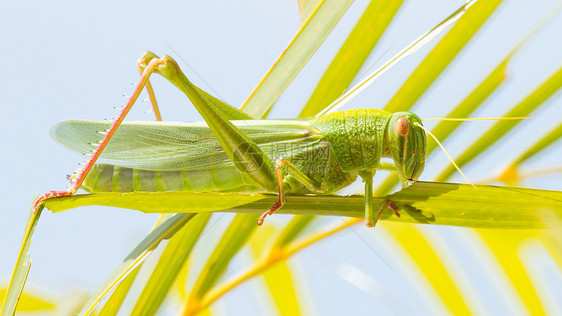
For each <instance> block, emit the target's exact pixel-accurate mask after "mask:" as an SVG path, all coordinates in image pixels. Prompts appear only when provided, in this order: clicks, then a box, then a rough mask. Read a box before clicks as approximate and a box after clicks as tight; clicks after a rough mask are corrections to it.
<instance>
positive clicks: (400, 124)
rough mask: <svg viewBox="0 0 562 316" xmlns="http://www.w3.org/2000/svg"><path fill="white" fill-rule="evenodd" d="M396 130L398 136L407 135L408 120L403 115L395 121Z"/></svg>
mask: <svg viewBox="0 0 562 316" xmlns="http://www.w3.org/2000/svg"><path fill="white" fill-rule="evenodd" d="M396 132H398V134H399V135H400V136H407V135H408V132H409V124H408V120H407V119H406V118H405V117H401V118H399V119H398V120H397V121H396Z"/></svg>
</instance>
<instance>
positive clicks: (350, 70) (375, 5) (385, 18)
mask: <svg viewBox="0 0 562 316" xmlns="http://www.w3.org/2000/svg"><path fill="white" fill-rule="evenodd" d="M401 5H402V0H400V1H381V0H372V1H371V2H370V3H369V5H368V6H367V8H366V9H365V11H364V12H363V15H362V16H361V18H360V19H359V21H358V22H357V24H356V25H355V27H354V28H353V31H351V33H350V34H349V36H348V37H347V39H346V41H345V43H344V44H343V45H342V46H341V48H340V50H339V51H338V54H337V55H336V57H334V59H333V60H332V62H331V64H330V66H329V67H328V69H326V72H324V75H323V76H322V79H320V82H318V85H317V86H316V89H315V90H314V92H313V93H312V95H311V96H310V99H309V100H308V102H307V103H306V105H305V106H304V108H303V109H302V111H301V113H300V114H299V117H312V116H314V115H316V114H318V112H320V111H321V110H322V109H323V108H324V107H326V106H327V105H329V104H330V103H332V101H334V100H335V99H337V98H338V97H339V96H340V95H341V94H342V93H343V92H344V91H345V89H347V87H348V86H349V85H350V84H351V82H352V80H353V78H354V77H355V76H356V75H357V73H358V72H359V70H360V69H361V66H363V63H365V60H367V57H369V54H370V53H371V51H372V50H373V48H374V47H375V45H376V44H377V42H378V40H379V39H380V37H381V36H382V34H383V33H384V31H385V30H386V28H387V26H388V24H390V21H391V20H392V18H393V17H394V15H395V14H396V12H397V11H398V9H399V8H400V6H401Z"/></svg>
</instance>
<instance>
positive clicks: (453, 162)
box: [414, 123, 478, 190]
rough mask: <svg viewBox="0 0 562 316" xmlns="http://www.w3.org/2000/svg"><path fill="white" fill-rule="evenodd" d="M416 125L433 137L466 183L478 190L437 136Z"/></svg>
mask: <svg viewBox="0 0 562 316" xmlns="http://www.w3.org/2000/svg"><path fill="white" fill-rule="evenodd" d="M414 125H416V126H418V127H420V128H421V129H423V130H424V131H425V132H426V133H428V134H429V136H431V137H432V138H433V139H434V140H435V142H437V145H439V147H441V149H442V150H443V152H444V153H445V155H447V158H449V160H450V161H451V163H452V164H453V166H455V168H456V169H457V171H458V172H459V173H460V174H461V176H463V178H464V179H465V180H466V182H468V183H469V184H470V185H471V186H472V187H473V188H475V189H476V190H478V188H477V187H476V186H475V185H474V184H473V183H472V182H470V180H468V178H467V177H466V176H465V175H464V173H463V172H462V170H461V168H459V166H457V164H456V163H455V161H454V160H453V158H452V157H451V155H449V153H448V152H447V150H446V149H445V147H443V145H442V144H441V142H440V141H439V140H438V139H437V137H435V135H433V133H431V132H430V131H429V130H428V129H427V128H425V127H423V126H422V125H421V124H418V123H414Z"/></svg>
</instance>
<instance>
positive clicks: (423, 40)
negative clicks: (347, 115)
mask: <svg viewBox="0 0 562 316" xmlns="http://www.w3.org/2000/svg"><path fill="white" fill-rule="evenodd" d="M475 2H476V0H470V1H468V2H467V3H465V4H464V5H463V6H461V7H460V8H459V9H458V10H457V11H455V12H453V14H451V15H450V16H448V17H447V18H446V19H445V20H443V21H442V22H441V23H439V24H438V25H437V26H435V27H434V28H433V29H431V30H430V31H429V32H427V33H425V34H423V35H422V36H420V37H419V38H418V39H416V40H415V41H414V42H413V43H412V44H410V45H409V46H408V47H406V48H404V49H403V50H402V51H400V52H399V53H398V54H397V55H395V56H394V57H392V58H391V59H390V60H389V61H388V62H386V63H385V64H384V65H382V66H381V67H380V68H378V69H377V70H375V71H373V72H372V73H370V74H369V75H368V76H366V77H365V78H363V80H361V81H360V82H359V83H358V84H356V85H354V86H353V87H351V88H349V89H348V90H347V91H346V92H345V93H344V94H342V95H341V96H340V97H339V98H337V99H336V100H335V101H334V102H332V104H330V105H328V106H327V107H326V108H324V110H322V111H321V112H320V113H318V114H317V115H316V117H318V116H322V115H324V114H328V113H331V112H333V111H335V110H337V109H339V108H340V107H342V106H343V105H344V104H346V103H347V102H348V101H349V100H351V99H353V97H355V96H356V95H358V94H359V93H360V92H361V91H363V90H364V89H365V88H367V87H368V86H369V85H370V84H371V83H373V82H374V81H375V80H376V79H377V78H379V77H380V76H381V75H382V74H383V73H385V72H386V71H387V70H388V69H390V68H391V67H392V66H394V65H395V64H397V63H398V62H399V61H401V60H402V59H404V58H406V57H407V56H410V55H412V54H413V53H415V52H417V51H418V50H419V49H420V48H422V47H423V46H425V44H427V43H429V42H430V41H431V40H432V39H434V38H435V37H437V35H439V34H440V33H441V32H443V31H444V30H445V29H446V28H447V27H448V26H450V25H451V24H453V23H455V22H457V21H458V19H460V18H461V16H463V14H464V13H465V12H466V10H468V8H470V7H471V6H472V5H473V4H474V3H475Z"/></svg>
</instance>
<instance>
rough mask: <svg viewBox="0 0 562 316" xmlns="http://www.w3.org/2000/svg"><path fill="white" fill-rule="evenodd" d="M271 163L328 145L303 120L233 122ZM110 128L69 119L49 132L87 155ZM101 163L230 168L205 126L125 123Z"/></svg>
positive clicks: (153, 167) (169, 168)
mask: <svg viewBox="0 0 562 316" xmlns="http://www.w3.org/2000/svg"><path fill="white" fill-rule="evenodd" d="M232 123H233V124H234V125H235V126H236V127H238V128H239V129H240V130H241V131H242V132H243V133H245V134H246V135H248V136H249V137H250V138H251V139H252V140H253V141H254V142H255V143H256V144H258V146H259V147H260V148H261V149H262V151H263V152H264V153H265V154H266V155H268V156H269V157H270V158H271V159H272V160H275V159H277V158H279V157H285V158H290V156H291V155H293V154H295V153H297V154H298V153H299V152H302V151H306V150H311V149H314V148H318V147H325V146H328V144H327V142H325V141H323V138H322V137H321V136H322V135H321V134H320V133H319V131H317V130H316V129H315V128H314V127H311V126H310V124H309V122H308V121H307V120H247V121H232ZM110 125H111V123H107V122H98V121H82V120H69V121H63V122H61V123H58V124H57V125H55V126H54V127H53V128H52V129H51V137H52V138H53V139H54V140H56V141H57V142H58V143H60V144H62V145H63V146H65V147H67V148H69V149H70V150H72V151H74V152H77V153H80V154H85V153H91V152H92V150H93V149H95V148H96V146H97V144H98V142H99V141H100V140H101V139H102V138H103V135H101V134H100V132H103V131H105V130H107V129H109V127H110ZM98 162H99V163H105V164H112V165H117V166H121V167H128V168H137V169H143V170H155V171H173V170H205V169H217V168H223V167H229V166H232V165H233V163H232V161H231V160H230V159H229V158H228V156H227V155H226V153H225V152H224V151H223V149H222V147H221V146H220V144H219V142H218V141H217V140H216V139H215V137H214V136H213V133H212V132H211V130H210V129H209V128H208V126H207V125H206V124H205V123H203V122H193V123H184V122H124V123H123V124H122V125H121V126H120V127H119V129H118V130H117V132H116V133H115V135H113V137H112V138H111V140H110V142H109V144H108V145H107V147H106V148H105V150H104V151H103V153H102V155H101V156H100V158H99V160H98Z"/></svg>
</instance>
